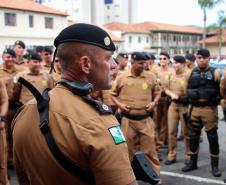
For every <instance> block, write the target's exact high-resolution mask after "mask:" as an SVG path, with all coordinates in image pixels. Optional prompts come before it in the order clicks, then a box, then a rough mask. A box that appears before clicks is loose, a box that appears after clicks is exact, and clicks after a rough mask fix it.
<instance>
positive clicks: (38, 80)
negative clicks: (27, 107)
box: [19, 73, 53, 104]
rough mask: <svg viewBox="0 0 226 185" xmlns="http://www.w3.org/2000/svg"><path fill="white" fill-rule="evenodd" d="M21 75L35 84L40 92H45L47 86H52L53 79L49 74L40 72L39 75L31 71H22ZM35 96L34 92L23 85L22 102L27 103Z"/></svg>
mask: <svg viewBox="0 0 226 185" xmlns="http://www.w3.org/2000/svg"><path fill="white" fill-rule="evenodd" d="M19 76H21V77H23V78H24V79H26V80H27V81H29V82H30V83H31V84H32V85H34V86H35V87H36V88H37V89H38V91H39V92H43V91H44V90H45V89H46V88H52V86H53V85H52V80H51V77H50V76H49V74H47V73H40V74H39V75H33V74H31V73H22V74H19ZM33 97H34V96H33V95H32V93H31V92H30V91H29V90H28V89H27V88H26V87H24V86H22V87H21V91H20V102H21V103H23V104H25V103H26V102H28V101H29V100H31V99H32V98H33Z"/></svg>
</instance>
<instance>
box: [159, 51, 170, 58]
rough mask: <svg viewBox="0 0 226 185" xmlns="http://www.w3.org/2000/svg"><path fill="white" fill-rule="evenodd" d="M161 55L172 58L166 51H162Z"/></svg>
mask: <svg viewBox="0 0 226 185" xmlns="http://www.w3.org/2000/svg"><path fill="white" fill-rule="evenodd" d="M160 55H164V56H166V57H167V58H168V59H170V56H169V54H168V53H166V52H161V53H160Z"/></svg>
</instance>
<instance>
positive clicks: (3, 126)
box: [0, 121, 5, 130]
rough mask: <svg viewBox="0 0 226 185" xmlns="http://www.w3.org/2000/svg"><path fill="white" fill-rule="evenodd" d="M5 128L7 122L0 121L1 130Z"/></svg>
mask: <svg viewBox="0 0 226 185" xmlns="http://www.w3.org/2000/svg"><path fill="white" fill-rule="evenodd" d="M3 128H5V122H4V121H0V130H2V129H3Z"/></svg>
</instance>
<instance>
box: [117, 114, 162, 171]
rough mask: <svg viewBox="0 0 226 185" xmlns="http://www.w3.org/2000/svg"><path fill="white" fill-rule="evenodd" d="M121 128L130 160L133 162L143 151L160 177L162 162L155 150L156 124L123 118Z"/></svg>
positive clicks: (146, 120) (144, 120) (148, 119)
mask: <svg viewBox="0 0 226 185" xmlns="http://www.w3.org/2000/svg"><path fill="white" fill-rule="evenodd" d="M121 128H122V131H123V134H124V136H125V138H126V142H127V145H128V150H129V157H130V160H131V161H132V159H133V155H134V153H135V152H136V151H139V150H141V151H143V152H144V153H145V155H146V156H147V158H148V160H149V162H150V164H151V165H152V167H153V169H154V170H155V172H156V173H157V174H158V175H159V174H160V162H159V160H158V156H157V153H156V148H155V147H156V146H155V124H154V122H153V121H152V119H151V118H146V119H143V120H140V121H135V120H131V119H128V118H125V117H123V118H122V122H121Z"/></svg>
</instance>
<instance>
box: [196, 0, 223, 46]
mask: <svg viewBox="0 0 226 185" xmlns="http://www.w3.org/2000/svg"><path fill="white" fill-rule="evenodd" d="M221 2H223V0H198V4H199V6H200V8H201V9H202V10H203V23H204V26H203V40H204V42H203V48H205V47H206V41H205V40H206V20H207V15H206V11H207V9H212V8H214V7H215V6H216V5H218V4H219V3H221Z"/></svg>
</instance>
